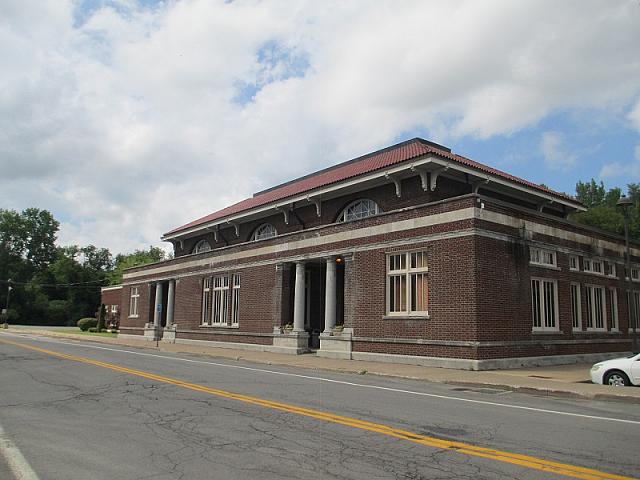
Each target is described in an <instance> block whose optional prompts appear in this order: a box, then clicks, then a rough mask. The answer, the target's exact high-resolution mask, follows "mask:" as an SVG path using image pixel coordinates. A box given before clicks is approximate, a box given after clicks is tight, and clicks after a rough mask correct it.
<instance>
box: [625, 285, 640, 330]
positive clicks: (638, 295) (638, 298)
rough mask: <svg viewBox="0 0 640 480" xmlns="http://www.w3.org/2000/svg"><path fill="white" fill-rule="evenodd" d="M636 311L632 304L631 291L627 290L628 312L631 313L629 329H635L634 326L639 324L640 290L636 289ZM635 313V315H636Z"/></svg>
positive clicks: (634, 294) (634, 293)
mask: <svg viewBox="0 0 640 480" xmlns="http://www.w3.org/2000/svg"><path fill="white" fill-rule="evenodd" d="M633 298H634V305H633V306H635V311H634V310H632V304H631V301H630V299H629V291H628V290H627V314H628V315H629V317H628V318H629V331H630V332H632V331H633V326H634V325H637V323H636V319H637V318H638V314H640V292H638V291H636V290H634V292H633ZM634 313H635V315H634Z"/></svg>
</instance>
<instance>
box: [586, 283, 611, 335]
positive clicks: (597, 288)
mask: <svg viewBox="0 0 640 480" xmlns="http://www.w3.org/2000/svg"><path fill="white" fill-rule="evenodd" d="M584 289H585V302H586V304H587V322H586V323H587V331H589V332H605V331H606V330H607V306H606V295H605V291H604V287H603V286H602V285H585V286H584ZM596 292H600V293H601V294H602V295H601V296H600V311H598V301H597V300H598V295H597V294H596ZM598 313H599V314H600V320H601V321H602V325H601V326H598Z"/></svg>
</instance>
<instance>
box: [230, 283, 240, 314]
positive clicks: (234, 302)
mask: <svg viewBox="0 0 640 480" xmlns="http://www.w3.org/2000/svg"><path fill="white" fill-rule="evenodd" d="M232 283H233V289H232V290H233V293H232V295H233V296H232V299H231V325H232V326H238V324H239V323H240V275H233V282H232Z"/></svg>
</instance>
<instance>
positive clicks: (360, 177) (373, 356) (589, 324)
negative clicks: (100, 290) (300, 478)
mask: <svg viewBox="0 0 640 480" xmlns="http://www.w3.org/2000/svg"><path fill="white" fill-rule="evenodd" d="M580 210H584V207H583V206H582V205H581V204H580V203H579V202H578V201H576V200H575V199H574V198H572V197H569V196H566V195H563V194H560V193H557V192H554V191H551V190H549V189H547V188H545V187H543V186H540V185H535V184H533V183H531V182H527V181H525V180H522V179H519V178H517V177H514V176H512V175H508V174H506V173H504V172H500V171H498V170H495V169H493V168H490V167H487V166H485V165H482V164H480V163H477V162H474V161H472V160H470V159H467V158H465V157H462V156H460V155H456V154H453V153H452V152H451V150H449V149H448V148H446V147H443V146H440V145H437V144H434V143H431V142H428V141H425V140H422V139H413V140H410V141H407V142H403V143H401V144H398V145H395V146H392V147H389V148H386V149H383V150H380V151H377V152H374V153H371V154H368V155H365V156H363V157H359V158H356V159H354V160H350V161H348V162H345V163H342V164H339V165H336V166H333V167H330V168H327V169H325V170H322V171H320V172H316V173H313V174H311V175H308V176H306V177H302V178H299V179H297V180H293V181H291V182H288V183H285V184H282V185H279V186H276V187H273V188H271V189H268V190H264V191H262V192H258V193H256V194H255V195H254V196H253V197H251V198H248V199H246V200H243V201H242V202H239V203H237V204H235V205H232V206H230V207H227V208H225V209H223V210H220V211H218V212H215V213H213V214H211V215H208V216H206V217H203V218H200V219H198V220H195V221H193V222H191V223H188V224H186V225H183V226H181V227H179V228H176V229H174V230H172V231H170V232H168V233H166V234H165V235H164V236H163V240H166V241H169V242H171V243H172V244H173V247H174V252H175V258H174V259H172V260H169V261H164V262H160V263H156V264H152V265H147V266H143V267H136V268H132V269H129V270H127V271H126V272H125V275H124V281H123V288H122V290H121V292H122V296H121V305H122V310H121V318H120V332H121V335H135V336H138V338H139V337H140V336H144V337H146V338H149V339H156V338H160V339H162V341H166V342H179V343H200V342H206V343H207V344H209V345H216V346H230V347H234V348H238V347H240V348H247V349H261V350H270V351H278V352H290V353H302V352H306V351H309V350H316V351H317V354H318V355H324V356H332V357H339V358H353V359H366V360H379V361H389V362H401V363H415V364H424V365H440V366H447V367H454V368H468V369H487V368H501V367H509V366H514V365H527V364H536V363H562V362H571V361H574V360H577V359H596V358H600V357H603V356H606V355H609V354H612V353H619V352H626V351H629V350H630V348H631V331H630V327H631V323H630V321H629V318H630V316H629V315H628V301H627V299H628V293H627V284H628V283H629V282H626V281H625V269H624V258H625V257H624V251H625V250H624V241H623V239H621V238H619V237H617V236H615V235H611V234H608V233H604V232H601V231H598V230H594V229H590V228H587V227H585V226H582V225H578V224H576V223H572V222H571V221H569V220H567V215H568V214H570V213H571V212H576V211H580ZM639 255H640V249H637V248H636V247H634V248H632V257H633V259H634V260H638V258H640V257H639ZM638 268H640V267H638V266H633V268H632V272H631V277H632V280H633V282H640V274H639V270H638ZM633 282H631V283H633ZM637 285H640V284H637ZM638 290H639V291H637V292H636V291H634V292H633V295H632V297H633V298H634V299H635V302H636V304H638V303H640V288H638Z"/></svg>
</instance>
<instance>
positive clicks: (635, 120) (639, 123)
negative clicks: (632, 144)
mask: <svg viewBox="0 0 640 480" xmlns="http://www.w3.org/2000/svg"><path fill="white" fill-rule="evenodd" d="M628 118H629V120H630V121H631V124H632V125H633V126H634V127H635V129H636V130H638V131H639V132H640V100H638V101H637V102H636V106H635V107H633V109H632V110H631V111H630V112H629V115H628Z"/></svg>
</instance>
